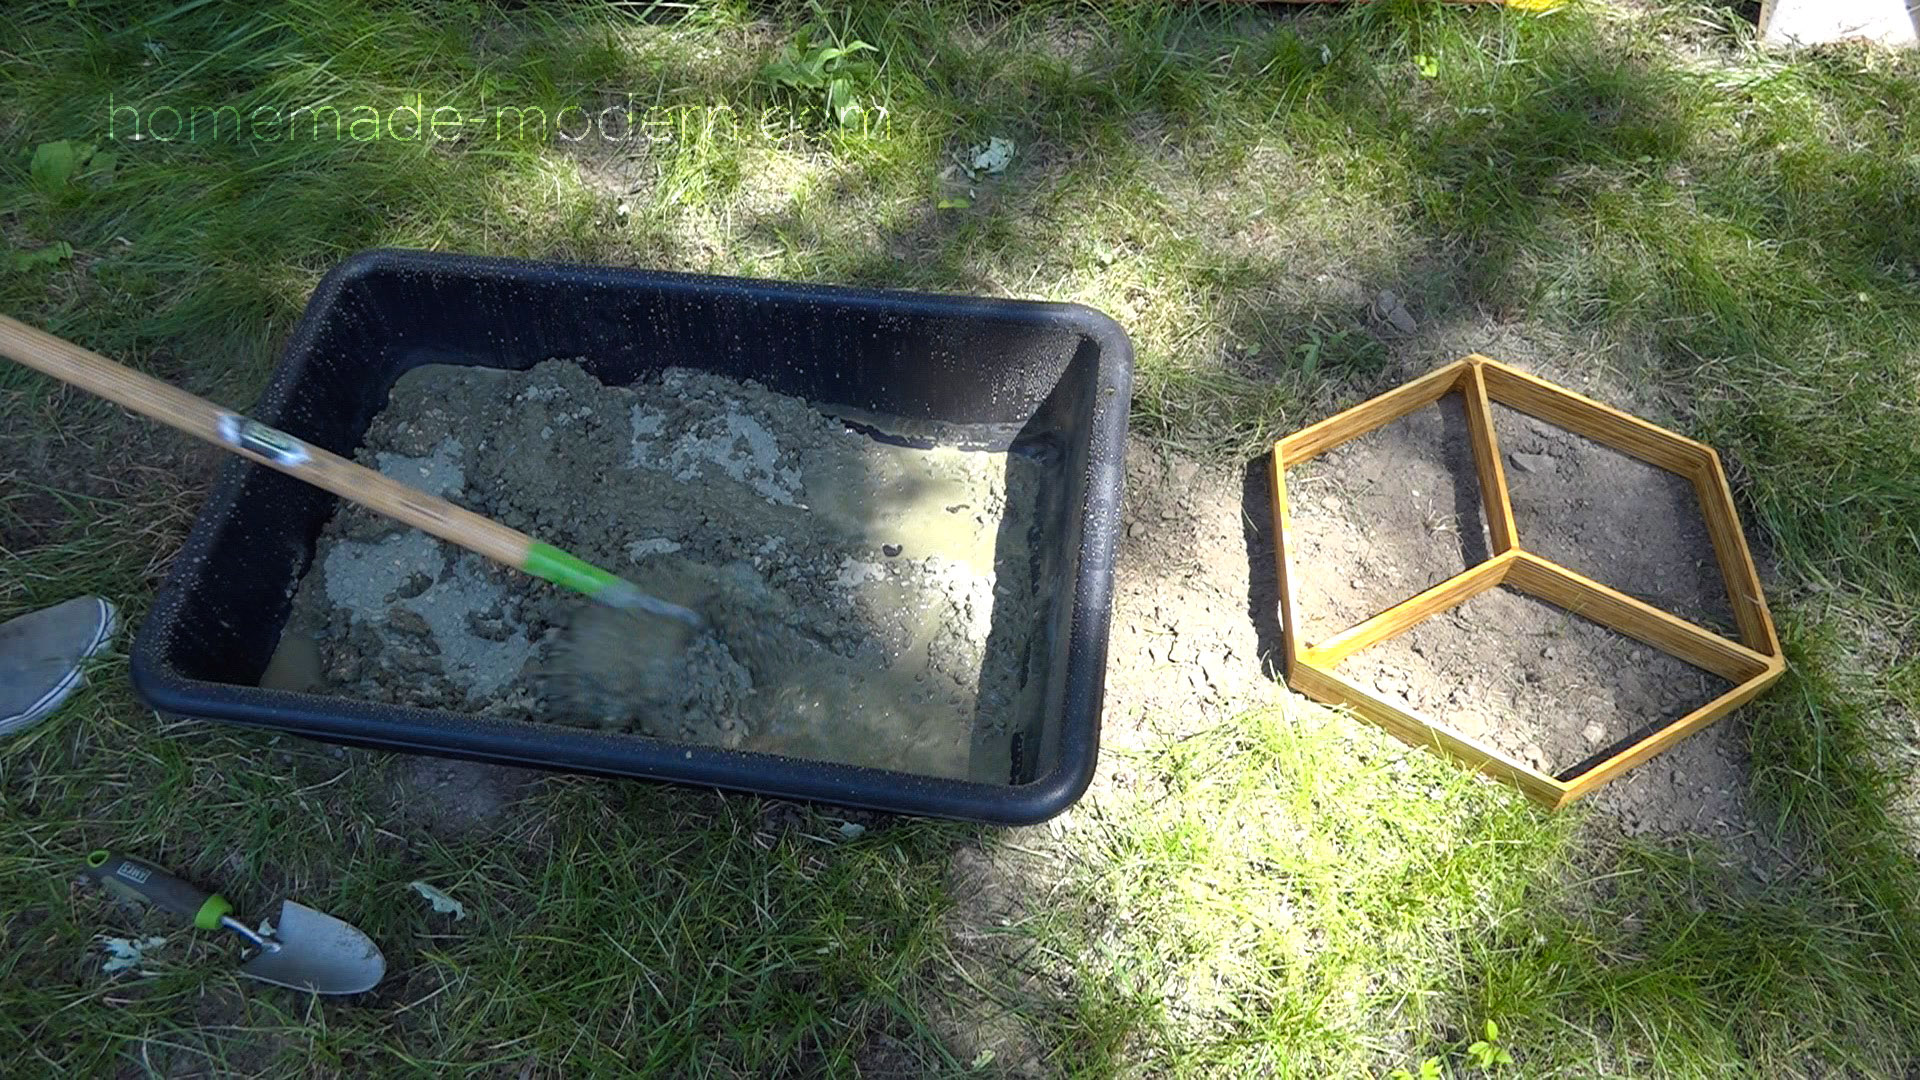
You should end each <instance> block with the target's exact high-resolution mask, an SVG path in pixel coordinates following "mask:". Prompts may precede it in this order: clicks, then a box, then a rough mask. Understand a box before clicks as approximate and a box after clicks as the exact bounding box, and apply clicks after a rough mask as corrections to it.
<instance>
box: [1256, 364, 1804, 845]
mask: <svg viewBox="0 0 1920 1080" xmlns="http://www.w3.org/2000/svg"><path fill="white" fill-rule="evenodd" d="M1495 425H1496V431H1497V432H1498V434H1499V436H1500V438H1501V452H1502V455H1503V458H1504V463H1505V465H1506V472H1507V475H1508V478H1509V491H1510V494H1511V496H1512V499H1513V504H1514V512H1515V518H1516V524H1517V527H1518V530H1519V535H1520V542H1521V544H1522V546H1524V547H1526V548H1527V549H1529V550H1532V551H1535V552H1537V553H1539V554H1541V555H1544V556H1546V557H1548V558H1552V559H1555V560H1558V561H1561V562H1564V563H1566V564H1567V565H1569V566H1571V567H1572V568H1574V569H1576V570H1578V571H1580V572H1582V573H1585V574H1587V575H1589V576H1592V577H1595V578H1597V579H1599V580H1601V581H1603V582H1605V583H1607V584H1609V585H1612V586H1613V587H1615V588H1618V589H1620V590H1622V591H1624V592H1627V593H1630V594H1632V595H1635V596H1638V597H1640V598H1642V599H1644V600H1647V601H1648V602H1650V603H1653V604H1656V605H1659V606H1661V607H1663V608H1666V609H1667V610H1669V611H1672V612H1674V613H1675V614H1678V615H1681V616H1682V617H1685V618H1689V619H1692V620H1694V621H1696V622H1697V623H1699V624H1701V625H1703V626H1707V627H1708V628H1711V629H1715V630H1718V631H1721V632H1723V633H1724V632H1728V631H1729V628H1730V626H1731V622H1732V620H1731V616H1730V613H1729V608H1728V605H1727V599H1726V592H1725V587H1724V584H1723V583H1722V580H1721V578H1720V574H1719V569H1718V564H1717V562H1716V561H1715V559H1714V556H1713V551H1712V548H1711V545H1710V542H1709V540H1708V538H1707V533H1706V530H1705V526H1704V523H1703V520H1702V517H1701V514H1700V510H1699V504H1698V502H1697V499H1696V496H1695V494H1694V492H1693V488H1692V485H1691V483H1690V482H1688V481H1686V480H1685V479H1683V478H1680V477H1678V476H1674V475H1672V474H1670V473H1666V472H1664V471H1663V470H1660V469H1657V468H1654V467H1652V466H1648V465H1645V464H1643V463H1641V462H1638V461H1635V460H1633V459H1630V458H1627V457H1625V456H1624V455H1621V454H1618V453H1615V452H1614V451H1611V450H1609V449H1607V448H1605V447H1602V446H1599V445H1598V444H1595V443H1592V442H1591V441H1589V440H1587V439H1584V438H1582V437H1580V436H1577V435H1573V434H1571V433H1569V432H1565V431H1563V430H1561V429H1558V428H1555V427H1553V426H1552V425H1549V424H1545V423H1544V422H1541V421H1538V420H1535V419H1533V418H1531V417H1527V416H1524V415H1523V414H1520V413H1517V412H1514V411H1512V410H1509V409H1506V408H1504V407H1497V409H1496V418H1495ZM1288 497H1289V506H1290V509H1291V513H1292V534H1291V537H1292V538H1293V539H1294V542H1295V544H1296V548H1295V565H1296V567H1297V569H1298V572H1299V574H1300V580H1299V581H1298V582H1297V583H1296V590H1297V595H1298V596H1299V598H1300V602H1301V605H1302V608H1303V611H1302V622H1303V629H1304V632H1305V634H1306V635H1307V636H1308V637H1309V639H1310V640H1318V639H1322V638H1324V637H1326V636H1327V635H1329V634H1331V633H1334V632H1337V631H1339V630H1341V629H1344V628H1346V627H1348V626H1351V625H1353V624H1354V623H1357V622H1359V621H1361V620H1363V619H1365V618H1367V617H1368V616H1370V615H1373V614H1374V613H1376V612H1378V611H1380V610H1382V609H1384V608H1385V607H1387V606H1389V605H1390V604H1393V603H1396V602H1398V601H1400V600H1404V599H1406V598H1408V597H1410V596H1412V595H1414V594H1415V593H1417V592H1419V591H1421V590H1422V589H1425V588H1427V587H1428V586H1430V585H1433V584H1436V583H1438V582H1439V581H1442V580H1444V579H1446V578H1447V577H1449V576H1451V575H1453V574H1456V573H1458V572H1460V571H1461V570H1463V569H1465V568H1466V567H1468V566H1471V565H1473V564H1474V563H1476V562H1479V561H1481V560H1482V559H1484V558H1486V553H1487V550H1488V538H1487V535H1486V531H1485V515H1484V512H1483V509H1482V503H1481V498H1480V492H1479V486H1478V480H1477V475H1476V474H1475V472H1474V468H1473V461H1472V454H1471V450H1470V447H1469V445H1468V443H1467V441H1466V428H1465V417H1464V410H1463V408H1462V406H1461V403H1460V402H1459V400H1458V398H1457V395H1449V396H1448V397H1447V398H1443V399H1442V400H1441V401H1440V402H1438V403H1436V404H1435V405H1432V406H1428V407H1426V408H1424V409H1421V410H1417V411H1416V412H1415V413H1413V414H1411V415H1410V416H1408V417H1406V418H1403V419H1402V420H1400V421H1398V422H1396V423H1395V424H1392V425H1388V426H1387V427H1384V428H1382V429H1380V430H1378V431H1376V432H1373V433H1370V434H1368V435H1366V436H1362V437H1361V438H1360V439H1357V440H1355V441H1353V442H1351V443H1348V444H1346V445H1344V446H1342V447H1339V448H1336V449H1335V450H1333V451H1330V452H1329V453H1327V454H1325V455H1323V456H1322V457H1320V458H1317V459H1315V460H1314V461H1311V462H1307V463H1304V464H1303V465H1301V466H1298V467H1296V468H1294V469H1292V470H1289V473H1288ZM1340 671H1341V673H1342V674H1343V675H1346V676H1348V677H1350V678H1352V679H1354V680H1355V681H1356V682H1358V683H1359V684H1361V685H1363V686H1367V687H1369V688H1371V689H1372V690H1373V691H1374V692H1376V693H1378V694H1380V695H1381V696H1382V697H1384V698H1386V699H1387V700H1392V701H1398V702H1401V703H1404V704H1407V705H1409V706H1411V707H1412V708H1414V709H1417V710H1419V711H1420V712H1422V713H1424V714H1425V715H1427V716H1429V717H1430V718H1433V719H1436V720H1438V721H1439V722H1441V723H1443V724H1446V725H1447V726H1449V727H1452V728H1454V729H1455V730H1458V731H1460V732H1461V733H1462V734H1465V735H1467V736H1469V737H1471V738H1475V739H1477V740H1480V741H1482V742H1484V743H1486V744H1488V745H1491V746H1493V747H1494V748H1496V749H1499V750H1501V751H1503V752H1505V753H1507V754H1509V755H1510V756H1512V757H1515V758H1517V759H1519V760H1522V761H1525V762H1527V763H1528V764H1531V765H1533V766H1534V767H1536V768H1539V769H1542V770H1543V771H1546V772H1549V773H1553V774H1560V775H1572V774H1574V773H1576V772H1578V771H1581V770H1582V769H1584V768H1586V767H1588V766H1590V765H1591V764H1593V763H1594V762H1596V761H1597V760H1598V759H1599V758H1600V757H1602V756H1604V755H1605V754H1607V753H1610V752H1612V751H1615V750H1618V749H1620V748H1621V747H1623V746H1625V745H1627V744H1628V743H1630V742H1631V741H1633V740H1635V739H1637V738H1639V737H1642V736H1644V735H1645V734H1647V733H1649V732H1651V731H1653V730H1656V729H1657V728H1659V727H1661V726H1664V725H1665V724H1667V723H1670V722H1671V721H1673V720H1675V719H1678V718H1679V717H1681V716H1683V715H1685V714H1686V713H1687V712H1689V711H1691V710H1692V709H1694V708H1696V707H1698V706H1699V705H1701V704H1704V703H1705V702H1707V701H1709V700H1711V699H1712V698H1713V697H1714V696H1716V695H1717V694H1719V693H1721V692H1723V691H1724V690H1725V689H1727V684H1726V683H1725V682H1723V681H1722V680H1720V679H1718V678H1717V677H1715V676H1712V675H1710V674H1709V673H1707V672H1703V671H1700V670H1698V669H1696V668H1694V667H1692V666H1691V665H1688V664H1686V663H1684V662H1682V661H1679V660H1676V659H1674V658H1671V657H1668V656H1666V655H1664V654H1662V653H1660V652H1658V651H1657V650H1654V649H1651V648H1648V647H1646V646H1643V645H1641V644H1640V643H1638V642H1635V641H1633V640H1631V639H1629V638H1627V637H1625V636H1623V635H1620V634H1618V633H1615V632H1613V631H1611V630H1608V629H1606V628H1604V627H1601V626H1599V625H1598V624H1595V623H1592V622H1589V621H1587V620H1586V619H1583V618H1581V617H1579V616H1578V615H1577V614H1575V613H1572V612H1568V611H1565V610H1563V609H1560V608H1558V607H1556V606H1554V605H1552V604H1548V603H1545V602H1542V601H1539V600H1535V599H1533V598H1531V597H1527V596H1525V595H1523V594H1520V593H1518V592H1514V591H1511V590H1507V589H1504V588H1501V589H1496V590H1493V591H1490V592H1488V593H1485V594H1482V595H1481V596H1479V597H1476V598H1474V599H1473V600H1470V601H1468V602H1467V603H1465V604H1463V605H1460V606H1458V607H1456V608H1454V609H1453V610H1451V611H1448V612H1446V613H1444V614H1441V615H1437V616H1434V617H1432V618H1430V619H1428V620H1427V621H1425V622H1423V623H1422V624H1420V625H1419V626H1417V627H1415V628H1414V629H1413V630H1411V631H1409V632H1407V633H1406V634H1404V635H1402V636H1400V637H1397V638H1394V639H1392V640H1390V641H1387V642H1384V643H1382V644H1381V645H1378V646H1375V647H1374V648H1372V649H1369V650H1365V651H1363V652H1361V653H1359V654H1356V655H1355V656H1353V657H1350V658H1348V659H1347V661H1346V662H1345V663H1344V664H1343V665H1342V667H1341V668H1340ZM1743 737H1744V730H1743V725H1742V724H1741V722H1740V718H1739V717H1738V716H1737V715H1736V716H1735V717H1734V718H1732V719H1730V720H1728V721H1723V722H1722V723H1720V724H1718V725H1716V726H1715V727H1713V728H1710V729H1708V730H1707V731H1706V732H1703V733H1700V734H1698V735H1696V736H1694V737H1693V738H1691V739H1689V740H1687V741H1686V742H1684V743H1683V744H1682V745H1681V746H1680V747H1679V748H1676V749H1675V750H1673V751H1670V752H1668V753H1667V754H1665V755H1663V756H1661V757H1659V758H1656V759H1654V760H1653V761H1651V762H1649V763H1647V764H1645V765H1643V766H1641V767H1640V768H1638V769H1636V770H1634V771H1633V772H1631V773H1630V774H1628V776H1626V777H1624V778H1622V779H1620V780H1617V781H1614V782H1613V783H1611V784H1609V785H1608V786H1607V787H1604V788H1602V789H1601V790H1600V791H1599V792H1598V793H1596V794H1595V795H1594V796H1593V797H1591V799H1590V800H1589V805H1591V806H1592V807H1593V808H1594V809H1596V810H1599V811H1600V812H1601V813H1602V814H1603V815H1605V817H1606V818H1607V819H1609V820H1611V821H1613V822H1615V823H1617V825H1618V827H1619V828H1620V829H1621V830H1623V831H1625V832H1627V833H1630V834H1642V833H1645V834H1652V835H1659V836H1679V835H1682V834H1694V833H1698V834H1707V835H1712V836H1715V837H1717V838H1719V839H1721V840H1723V841H1725V842H1726V843H1728V844H1729V845H1730V846H1731V847H1733V848H1735V849H1737V850H1738V851H1739V853H1740V855H1741V858H1742V860H1743V861H1744V862H1746V863H1748V864H1749V866H1750V867H1752V868H1753V869H1754V872H1755V873H1756V874H1757V875H1758V876H1761V877H1763V878H1764V877H1771V876H1773V875H1775V874H1777V873H1779V872H1781V866H1780V863H1781V857H1780V856H1779V855H1778V854H1777V853H1776V852H1774V851H1773V847H1774V845H1773V842H1772V840H1771V839H1770V836H1771V835H1772V833H1771V830H1767V829H1763V828H1761V827H1760V826H1759V825H1758V824H1756V822H1755V820H1754V818H1753V816H1752V813H1751V811H1750V809H1749V808H1748V807H1747V805H1746V798H1745V791H1746V788H1747V763H1746V753H1745V750H1744V747H1743V746H1742V739H1743Z"/></svg>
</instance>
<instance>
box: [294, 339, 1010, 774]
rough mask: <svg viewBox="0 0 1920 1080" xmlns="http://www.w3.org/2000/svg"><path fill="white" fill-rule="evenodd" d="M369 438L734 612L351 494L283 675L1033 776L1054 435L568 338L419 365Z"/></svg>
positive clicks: (937, 769) (376, 453)
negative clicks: (660, 367)
mask: <svg viewBox="0 0 1920 1080" xmlns="http://www.w3.org/2000/svg"><path fill="white" fill-rule="evenodd" d="M358 456H359V459H360V460H361V462H362V463H364V464H367V465H370V466H373V467H376V468H378V469H379V470H380V471H381V472H383V473H385V474H387V475H389V476H392V477H394V478H396V479H399V480H402V481H405V482H406V483H409V484H412V485H415V486H417V487H420V488H422V489H424V490H427V491H431V492H433V493H435V494H438V495H443V496H446V497H448V498H450V499H453V500H455V501H456V502H459V503H461V504H462V505H464V506H467V507H469V508H471V509H474V510H476V511H478V512H480V513H482V514H486V515H488V516H490V517H493V518H496V519H497V520H500V521H502V522H504V523H506V524H508V525H511V526H513V527H515V528H518V529H521V530H523V531H526V532H528V533H530V534H531V535H533V536H535V537H536V538H539V539H543V540H546V541H548V542H550V543H554V544H557V545H559V546H561V547H563V548H566V549H568V550H570V551H573V552H574V553H576V554H578V555H579V556H581V557H582V558H584V559H587V560H588V561H590V562H593V563H595V564H596V565H599V566H602V567H605V568H607V569H610V570H612V571H614V572H615V573H619V574H621V575H622V576H625V577H627V578H628V579H629V580H632V581H634V582H635V583H636V584H638V585H640V586H641V587H642V588H645V589H647V590H648V591H650V592H653V593H655V594H656V595H659V596H662V597H664V598H666V599H669V600H673V601H675V602H678V603H683V604H688V605H691V606H695V607H701V606H702V605H703V604H707V605H709V606H711V603H712V600H713V598H714V597H715V596H726V597H729V598H731V600H732V605H731V615H730V616H729V618H728V619H723V620H719V621H718V622H719V632H718V633H717V634H715V635H692V636H689V635H687V634H685V633H684V632H683V631H682V630H680V629H679V628H678V627H676V626H674V625H673V624H669V623H663V622H661V621H660V620H643V619H636V618H634V617H632V616H628V615H624V614H620V613H614V612H609V611H606V610H604V609H599V608H596V607H595V606H594V605H592V604H590V603H588V602H586V601H584V600H582V599H580V598H578V597H576V596H574V595H572V594H570V593H566V592H563V591H562V590H559V589H557V588H554V587H552V586H548V585H545V584H542V583H539V582H535V581H533V580H532V579H530V578H528V577H526V576H525V575H524V574H521V573H519V572H518V571H513V570H508V569H505V568H502V567H499V566H496V565H494V564H492V563H490V562H488V561H487V560H485V559H483V558H481V557H479V556H476V555H472V554H469V553H467V552H464V551H461V550H459V549H457V548H455V547H452V546H451V545H448V544H444V543H442V542H440V541H438V540H436V539H434V538H432V537H430V536H427V535H426V534H424V533H420V532H417V531H415V530H412V529H410V528H407V527H404V526H400V525H396V524H394V523H392V522H390V521H387V520H386V519H384V518H381V517H379V516H377V515H374V514H372V513H370V512H368V511H364V510H361V509H360V508H358V507H354V506H350V505H345V504H343V506H342V509H341V511H340V513H339V514H338V515H337V516H336V517H335V519H334V521H333V522H332V523H331V524H330V525H329V526H328V527H327V529H326V531H325V533H324V534H323V535H322V536H321V538H320V541H319V544H318V547H317V549H316V552H315V557H314V562H313V566H312V569H311V570H310V571H309V572H308V574H307V575H306V577H305V578H304V579H303V580H302V582H301V584H300V586H299V589H298V592H297V593H296V595H295V599H294V610H293V614H292V616H291V618H290V620H289V624H288V632H287V634H286V635H285V637H284V639H283V641H282V645H281V649H280V652H279V654H278V655H276V657H275V660H274V663H273V664H272V665H270V667H269V670H268V673H267V675H266V677H265V678H264V679H263V682H265V683H267V684H270V685H279V686H286V687H291V688H295V689H303V690H314V691H318V692H322V693H329V694H339V695H345V696H351V697H356V698H363V699H367V700H375V701H385V702H393V703H397V704H409V705H420V706H426V707H433V708H448V709H452V710H454V711H459V712H477V713H483V714H487V715H493V716H502V717H512V718H518V719H525V720H534V721H555V722H564V723H574V724H586V725H593V726H599V727H603V728H607V729H612V730H620V731H630V732H635V733H638V734H642V735H647V736H652V737H657V738H663V739H669V740H675V741H683V742H695V743H703V744H710V745H719V746H728V747H742V748H747V749H760V750H767V751H773V752H778V753H786V754H790V755H794V756H800V757H811V758H821V759H827V760H835V761H843V762H848V763H852V764H862V765H874V766H879V767H883V768H893V769H902V770H905V771H910V772H917V773H923V774H928V775H940V776H956V777H972V778H975V779H982V780H988V781H993V782H1006V781H1007V779H1008V776H1009V771H1010V760H1011V758H1010V755H1011V750H1010V746H1011V738H1012V735H1013V731H1012V727H1013V722H1014V719H1015V717H1016V716H1018V715H1020V714H1022V713H1023V712H1024V711H1026V709H1023V706H1026V707H1029V708H1030V693H1031V692H1032V690H1033V689H1034V684H1035V683H1037V682H1038V680H1037V679H1029V678H1028V667H1029V663H1030V662H1031V661H1032V656H1031V654H1032V653H1033V652H1034V651H1035V650H1033V649H1032V648H1031V646H1032V644H1033V642H1034V639H1035V638H1036V637H1037V636H1038V635H1035V634H1033V633H1032V632H1031V631H1032V628H1033V627H1034V625H1035V622H1036V619H1037V617H1038V611H1039V605H1040V602H1041V597H1040V596H1039V595H1038V590H1037V588H1036V585H1037V583H1036V582H1035V581H1034V580H1033V577H1034V575H1033V572H1032V570H1031V567H1032V561H1031V560H1030V558H1029V551H1028V546H1027V545H1028V540H1029V534H1030V532H1031V530H1032V527H1033V519H1034V517H1035V510H1034V507H1035V505H1036V503H1037V496H1036V493H1037V491H1038V484H1039V482H1040V479H1041V473H1042V469H1041V466H1040V465H1039V464H1038V463H1036V462H1033V461H1030V460H1028V459H1026V458H1024V457H1022V456H1020V455H1010V454H989V453H982V452H967V451H961V450H957V449H951V448H940V447H936V448H933V449H915V448H909V447H904V446H898V445H893V444H892V443H890V442H884V441H881V440H878V439H875V438H871V437H869V436H867V435H864V434H861V433H859V432H857V431H855V430H853V429H851V428H849V427H848V426H847V425H846V424H843V423H841V422H840V421H839V420H836V419H834V418H833V417H830V416H827V415H826V414H824V413H822V412H820V411H818V410H816V409H815V408H813V407H812V406H810V405H808V404H807V403H806V402H804V401H801V400H799V399H796V398H792V397H786V396H783V395H779V394H775V393H772V392H770V391H768V390H766V389H765V388H763V387H760V386H758V385H755V384H753V383H743V382H736V381H733V380H728V379H724V378H720V377H717V376H713V375H708V374H705V373H701V372H694V371H687V370H680V369H673V370H669V371H667V372H665V373H664V374H663V375H662V376H661V378H659V379H658V380H657V381H651V382H647V383H643V384H640V385H637V386H634V387H607V386H603V385H601V384H600V383H599V382H598V381H596V380H595V379H593V378H592V377H591V376H589V375H587V374H586V373H585V371H584V370H582V369H581V368H580V367H579V366H578V365H577V364H576V363H573V362H567V361H548V362H546V363H542V364H540V365H539V366H537V367H535V368H533V369H532V370H531V371H528V372H524V373H508V372H501V371H494V370H490V369H481V368H468V367H452V366H439V365H436V366H429V367H423V368H419V369H416V370H414V371H412V372H409V373H408V374H407V375H406V376H405V377H403V378H402V379H401V380H400V381H399V382H398V383H397V384H396V385H395V387H394V389H393V392H392V395H391V397H390V399H389V402H388V405H387V408H386V409H385V410H384V411H383V412H382V413H381V414H380V415H379V416H378V417H376V418H375V420H374V422H373V424H372V426H371V428H370V429H369V431H368V433H367V437H366V440H365V443H364V445H363V446H362V448H361V450H360V451H359V455H358ZM770 641H771V642H776V643H777V644H778V648H777V649H765V648H761V649H756V648H754V647H752V646H754V645H764V644H765V643H767V642H770ZM609 656H612V657H618V658H619V662H617V663H605V662H604V661H605V659H606V658H607V657H609ZM769 656H774V657H777V659H769V658H768V657H769ZM583 657H587V658H592V659H591V660H589V661H587V662H586V663H585V664H584V665H583V662H582V659H581V658H583Z"/></svg>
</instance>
